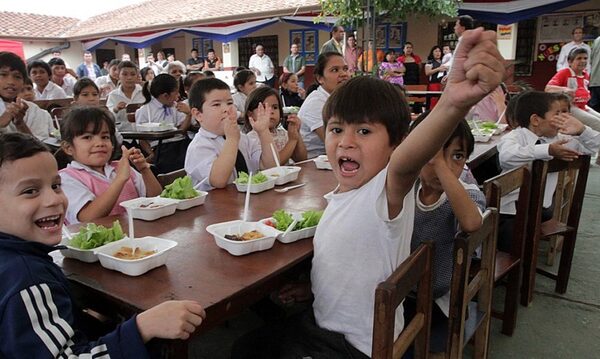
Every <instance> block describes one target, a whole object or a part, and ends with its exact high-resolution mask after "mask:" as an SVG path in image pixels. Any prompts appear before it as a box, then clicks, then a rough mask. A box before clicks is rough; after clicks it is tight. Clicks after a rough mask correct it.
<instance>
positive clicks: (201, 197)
mask: <svg viewBox="0 0 600 359" xmlns="http://www.w3.org/2000/svg"><path fill="white" fill-rule="evenodd" d="M207 195H208V192H204V191H198V196H197V197H194V198H188V199H177V198H168V199H170V200H172V201H175V202H176V203H177V209H178V210H180V211H184V210H186V209H189V208H192V207H196V206H199V205H201V204H204V201H205V200H206V196H207ZM158 198H165V197H158Z"/></svg>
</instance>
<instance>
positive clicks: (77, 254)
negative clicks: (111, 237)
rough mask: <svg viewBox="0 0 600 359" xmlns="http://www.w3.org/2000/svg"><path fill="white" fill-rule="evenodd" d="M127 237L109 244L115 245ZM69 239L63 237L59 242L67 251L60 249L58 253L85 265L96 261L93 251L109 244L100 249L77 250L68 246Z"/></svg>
mask: <svg viewBox="0 0 600 359" xmlns="http://www.w3.org/2000/svg"><path fill="white" fill-rule="evenodd" d="M125 238H127V237H124V238H122V239H119V240H118V241H114V242H111V243H117V242H121V241H122V240H124V239H125ZM68 243H69V239H68V238H66V237H63V238H62V240H61V241H60V244H61V245H63V246H66V247H67V249H61V250H60V253H61V254H62V255H63V256H64V257H65V258H73V259H77V260H79V261H82V262H86V263H94V262H97V261H98V256H97V255H96V253H95V251H97V250H98V249H100V248H102V247H105V246H107V245H109V244H111V243H107V244H105V245H102V246H100V247H96V248H92V249H81V248H77V247H72V246H70V245H69V244H68Z"/></svg>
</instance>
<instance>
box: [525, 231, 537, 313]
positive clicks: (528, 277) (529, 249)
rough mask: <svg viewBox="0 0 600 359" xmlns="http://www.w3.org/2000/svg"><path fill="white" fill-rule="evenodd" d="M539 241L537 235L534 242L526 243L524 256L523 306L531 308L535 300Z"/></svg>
mask: <svg viewBox="0 0 600 359" xmlns="http://www.w3.org/2000/svg"><path fill="white" fill-rule="evenodd" d="M538 241H539V236H538V235H536V236H535V238H534V239H533V240H531V241H526V242H525V253H524V255H523V258H524V260H523V282H522V283H521V305H522V306H524V307H527V306H529V304H531V301H532V300H533V289H534V288H535V274H536V268H537V257H538V256H537V251H538Z"/></svg>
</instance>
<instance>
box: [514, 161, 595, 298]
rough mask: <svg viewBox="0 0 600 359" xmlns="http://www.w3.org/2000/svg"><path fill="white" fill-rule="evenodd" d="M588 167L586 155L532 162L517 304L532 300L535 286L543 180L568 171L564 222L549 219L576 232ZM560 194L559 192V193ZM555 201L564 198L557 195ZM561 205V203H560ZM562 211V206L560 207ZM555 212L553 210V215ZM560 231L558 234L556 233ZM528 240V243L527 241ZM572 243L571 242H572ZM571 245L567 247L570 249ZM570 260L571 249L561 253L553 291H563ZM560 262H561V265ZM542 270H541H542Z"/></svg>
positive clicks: (567, 276) (543, 188)
mask: <svg viewBox="0 0 600 359" xmlns="http://www.w3.org/2000/svg"><path fill="white" fill-rule="evenodd" d="M589 170H590V156H589V155H583V156H579V158H577V159H576V160H574V161H562V160H559V159H553V160H551V161H542V160H537V161H534V162H533V165H532V170H531V200H530V209H529V221H528V226H527V235H528V236H529V237H530V240H528V243H527V245H526V246H525V256H526V258H525V260H524V261H523V286H522V293H521V304H523V305H528V304H529V303H531V301H532V300H533V288H534V287H535V274H536V267H537V249H538V243H539V240H540V238H541V229H542V206H543V202H544V192H545V189H546V179H547V177H548V174H549V173H558V175H559V177H560V176H561V174H568V175H569V176H571V177H572V178H573V179H571V180H572V181H574V187H573V189H572V191H571V193H572V196H570V198H568V203H570V206H568V209H566V210H565V211H566V212H568V215H567V216H566V221H561V220H560V218H553V219H556V220H557V223H558V222H562V223H564V224H565V225H566V227H568V228H571V229H572V231H573V232H574V233H575V234H576V233H577V229H578V228H579V218H580V217H581V210H582V208H583V200H584V197H585V187H586V185H587V178H588V174H589ZM559 196H560V197H563V196H562V194H559ZM559 200H561V201H562V200H564V198H560V199H559ZM560 205H561V207H562V202H561V203H560ZM563 210H564V209H563ZM556 213H557V212H555V214H556ZM559 234H560V233H559ZM530 242H531V245H529V243H530ZM572 245H573V246H574V242H573V244H572ZM572 249H573V248H571V250H572ZM571 260H572V252H571V253H568V254H565V253H564V252H563V255H561V265H560V267H559V275H558V277H559V281H560V285H559V283H558V282H557V290H558V289H560V291H559V292H561V293H564V291H566V286H567V283H568V278H569V273H570V267H571ZM563 263H564V264H563ZM542 273H543V272H542Z"/></svg>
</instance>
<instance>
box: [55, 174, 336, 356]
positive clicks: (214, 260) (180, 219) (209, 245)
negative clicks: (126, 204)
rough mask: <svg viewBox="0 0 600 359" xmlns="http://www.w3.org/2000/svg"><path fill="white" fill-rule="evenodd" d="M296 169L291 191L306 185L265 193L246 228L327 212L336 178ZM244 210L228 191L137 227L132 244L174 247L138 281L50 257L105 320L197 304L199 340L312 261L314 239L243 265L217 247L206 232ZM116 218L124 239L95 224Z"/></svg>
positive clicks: (254, 256) (254, 199) (238, 196)
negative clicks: (280, 212)
mask: <svg viewBox="0 0 600 359" xmlns="http://www.w3.org/2000/svg"><path fill="white" fill-rule="evenodd" d="M301 166H302V171H301V172H300V176H299V178H298V180H297V181H295V182H292V183H290V184H288V185H291V184H296V183H301V182H306V185H305V186H303V187H300V188H297V189H294V190H291V191H289V192H287V193H277V192H275V191H273V190H269V191H267V192H263V193H260V194H256V195H252V196H251V199H250V207H251V208H250V212H249V219H250V220H259V219H262V218H267V217H270V216H271V214H272V213H273V211H275V210H277V209H280V208H285V209H288V210H296V211H302V210H309V209H323V208H325V206H326V201H325V199H324V198H323V195H324V194H326V193H327V192H329V191H331V190H333V189H334V187H335V185H336V181H335V178H334V175H333V172H332V171H327V170H317V169H316V167H315V165H314V163H312V162H309V163H305V164H303V165H301ZM243 206H244V193H240V192H238V191H237V190H236V188H235V186H233V185H229V186H227V188H226V189H220V190H213V191H211V192H210V193H209V194H208V196H207V198H206V202H205V203H204V205H202V206H198V207H194V208H191V209H189V210H186V211H177V212H176V213H175V214H174V215H172V216H169V217H164V218H161V219H159V220H156V221H153V222H145V221H141V220H135V231H136V232H135V233H136V236H140V237H142V236H150V235H151V236H156V237H161V238H166V239H172V240H175V241H177V242H178V245H177V246H176V247H175V248H173V249H172V250H171V252H170V256H169V259H168V261H167V265H166V266H162V267H159V268H156V269H153V270H152V271H150V272H148V273H146V274H144V275H141V276H139V277H129V276H126V275H124V274H121V273H119V272H115V271H111V270H108V269H104V268H103V267H101V266H100V264H99V263H93V264H88V263H83V262H80V261H77V260H74V259H69V258H63V257H62V255H60V253H59V252H54V253H53V257H54V259H55V262H56V263H57V264H58V265H59V266H61V267H62V269H63V271H64V273H65V275H66V276H67V277H68V278H69V280H70V281H71V282H72V283H73V284H74V286H75V288H76V289H79V290H80V291H84V292H85V293H86V294H87V296H86V297H87V299H88V300H90V301H96V302H97V303H98V304H99V305H101V306H103V307H104V308H105V310H108V311H109V312H113V311H116V312H118V313H119V314H121V315H124V316H126V317H128V316H131V315H132V314H134V313H138V312H141V311H144V310H146V309H148V308H151V307H153V306H155V305H157V304H159V303H162V302H164V301H166V300H171V299H193V300H196V301H198V302H199V303H200V304H202V306H203V307H204V308H205V310H206V313H207V317H206V321H205V322H204V323H203V324H202V325H201V326H200V327H199V329H198V330H197V332H203V331H206V330H209V329H211V328H213V327H214V326H216V325H217V324H219V323H221V322H222V321H224V320H225V319H227V318H230V317H232V316H235V315H237V314H239V313H240V312H241V311H242V310H244V309H245V308H247V307H248V306H250V305H251V304H253V303H255V302H256V301H258V300H259V299H261V298H263V297H264V296H265V295H267V294H268V293H270V292H271V291H272V290H274V289H276V288H278V287H279V285H280V284H281V283H282V282H283V281H284V280H285V279H286V278H285V274H286V272H288V271H289V270H291V269H293V268H294V267H295V266H296V265H299V264H301V263H303V261H307V260H310V258H311V256H312V248H313V247H312V240H311V239H304V240H300V241H298V242H295V243H291V244H281V243H279V242H275V245H274V246H273V248H271V249H270V250H267V251H263V252H255V253H251V254H248V255H246V256H241V257H235V256H232V255H230V254H229V253H228V252H226V251H225V250H222V249H220V248H219V247H217V245H216V244H215V241H214V239H213V237H212V236H211V235H210V234H209V233H208V232H206V230H205V228H206V226H208V225H209V224H213V223H218V222H225V221H229V220H235V219H239V218H241V216H242V212H243ZM117 218H118V219H119V221H120V222H121V225H122V226H123V229H124V231H125V233H127V219H126V217H124V216H123V217H105V218H102V219H99V220H97V221H94V222H96V223H99V224H103V225H111V224H112V222H113V221H114V220H115V219H117ZM72 229H73V230H74V231H76V230H77V228H76V227H73V228H72ZM184 345H185V343H184ZM184 350H185V349H184Z"/></svg>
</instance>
